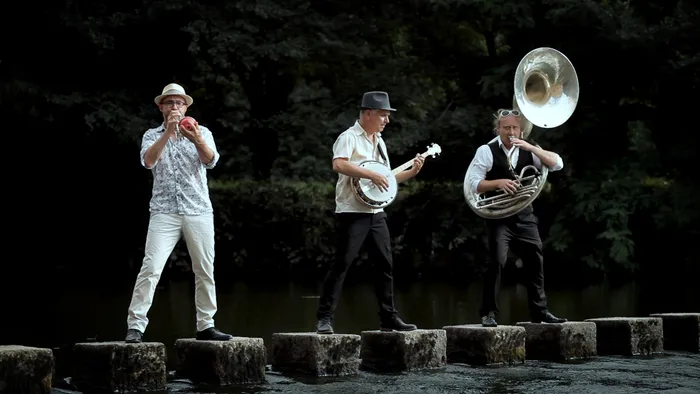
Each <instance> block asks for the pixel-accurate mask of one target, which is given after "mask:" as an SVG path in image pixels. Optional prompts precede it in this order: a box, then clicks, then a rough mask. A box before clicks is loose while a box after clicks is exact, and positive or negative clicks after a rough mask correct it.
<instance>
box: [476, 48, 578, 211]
mask: <svg viewBox="0 0 700 394" xmlns="http://www.w3.org/2000/svg"><path fill="white" fill-rule="evenodd" d="M513 89H514V92H515V94H514V95H513V109H517V110H518V111H520V113H521V114H522V119H523V124H522V125H521V130H522V131H523V139H527V138H528V136H529V135H530V132H531V131H532V128H533V125H534V126H538V127H541V128H545V129H551V128H555V127H558V126H561V125H562V124H564V123H565V122H566V121H567V120H568V119H569V118H570V117H571V115H572V114H573V113H574V110H575V109H576V105H577V104H578V98H579V83H578V76H577V75H576V70H575V69H574V66H573V64H572V63H571V61H569V59H568V58H567V57H566V56H565V55H564V54H563V53H561V52H559V51H557V50H556V49H553V48H548V47H542V48H537V49H534V50H532V51H530V52H529V53H528V54H526V55H525V56H524V57H523V58H522V59H521V60H520V63H519V64H518V67H517V68H516V70H515V78H514V81H513ZM498 138H500V137H498V136H496V137H495V138H493V139H492V140H491V141H489V143H491V142H493V141H496V140H497V139H498ZM515 149H517V148H516V147H513V148H512V149H511V151H510V152H509V156H510V155H512V154H513V152H514V151H515ZM471 167H472V166H470V168H471ZM528 171H530V172H532V173H533V174H532V175H526V172H528ZM548 173H549V171H548V169H547V167H546V166H542V168H541V169H538V168H536V167H535V166H532V165H530V166H526V167H525V168H523V169H522V170H521V172H520V174H515V178H516V179H515V180H516V182H517V183H518V188H517V191H516V192H515V193H513V194H510V193H507V192H505V191H502V190H499V191H497V192H496V193H491V194H492V195H491V196H489V197H486V196H484V195H483V194H481V193H476V192H474V191H472V189H471V182H470V175H471V173H470V171H469V170H468V171H467V173H466V175H465V177H464V197H465V199H466V201H467V204H468V205H469V207H470V208H471V209H472V210H473V211H474V212H475V213H476V214H477V215H479V216H481V217H483V218H486V219H502V218H506V217H509V216H513V215H516V214H517V213H519V212H520V211H522V210H523V209H525V208H526V207H527V206H528V205H530V204H531V203H532V202H533V201H534V200H535V199H536V198H537V197H538V196H539V194H540V192H541V191H542V189H543V188H544V185H545V183H546V182H547V175H548Z"/></svg>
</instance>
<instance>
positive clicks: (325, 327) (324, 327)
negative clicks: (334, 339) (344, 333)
mask: <svg viewBox="0 0 700 394" xmlns="http://www.w3.org/2000/svg"><path fill="white" fill-rule="evenodd" d="M316 333H318V334H333V326H332V325H331V319H330V318H329V317H324V318H321V319H319V320H318V322H317V323H316Z"/></svg>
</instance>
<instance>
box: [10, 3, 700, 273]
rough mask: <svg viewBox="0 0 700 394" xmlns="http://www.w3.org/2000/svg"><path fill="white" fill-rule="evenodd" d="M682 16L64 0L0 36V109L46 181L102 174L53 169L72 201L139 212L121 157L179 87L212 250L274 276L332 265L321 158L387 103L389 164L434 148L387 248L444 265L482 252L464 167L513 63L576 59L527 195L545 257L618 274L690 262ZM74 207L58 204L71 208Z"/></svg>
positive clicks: (686, 6) (139, 181)
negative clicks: (207, 177) (205, 186)
mask: <svg viewBox="0 0 700 394" xmlns="http://www.w3.org/2000/svg"><path fill="white" fill-rule="evenodd" d="M699 9H700V7H698V4H697V2H690V1H686V0H675V1H671V2H661V1H660V0H656V1H651V2H642V1H618V0H609V1H578V0H541V1H535V2H527V3H526V2H518V1H514V0H498V1H484V0H470V1H465V0H431V1H415V0H409V1H404V2H391V3H386V2H384V3H377V2H370V1H367V0H360V1H358V2H342V1H338V0H330V1H317V0H292V1H281V0H265V1H256V2H236V3H222V2H212V1H203V2H190V1H185V0H171V1H162V0H134V1H127V2H111V3H106V2H99V1H98V2H85V1H69V2H65V3H57V4H54V5H52V6H47V7H44V8H41V9H32V10H31V13H28V14H31V15H32V21H31V23H25V24H22V27H21V28H20V29H19V30H17V31H16V34H15V37H21V39H19V38H15V39H13V40H9V41H8V42H7V43H6V44H7V47H8V49H7V50H6V53H7V57H6V59H4V60H3V66H5V67H6V69H5V70H6V72H5V73H3V76H2V77H1V78H2V81H3V82H4V83H3V85H2V88H0V100H1V101H2V104H3V107H4V108H5V109H6V110H7V111H9V113H10V116H11V117H12V118H13V119H15V120H16V121H19V122H20V124H23V125H24V130H25V131H26V132H29V133H35V134H37V135H41V136H42V137H43V138H44V139H43V141H44V142H46V143H47V145H48V146H50V147H51V149H47V151H48V152H47V156H46V157H45V160H46V162H48V163H58V164H56V168H54V169H55V170H57V171H60V172H61V174H73V173H74V172H75V168H76V167H79V168H83V167H84V166H85V164H86V163H90V164H92V165H93V166H95V165H97V164H99V165H101V167H99V169H100V171H102V172H101V173H100V177H99V178H97V179H96V180H91V181H90V182H89V183H88V182H85V181H84V180H83V179H85V178H80V177H74V176H71V177H65V176H64V177H62V178H63V179H66V180H65V182H70V183H69V184H70V187H71V189H70V190H71V191H73V192H74V194H75V195H77V196H81V197H82V196H91V195H92V194H93V193H95V191H94V190H95V189H96V190H98V193H101V194H98V195H99V196H100V197H99V198H95V200H100V205H101V206H108V207H109V206H120V207H121V206H131V205H129V204H133V207H134V209H133V210H134V211H138V212H141V211H142V210H143V207H144V204H143V199H146V198H147V197H145V196H142V195H139V194H138V193H132V192H131V191H133V190H134V189H130V188H137V187H136V186H134V185H145V184H147V183H148V182H149V179H148V173H147V172H144V171H143V169H142V168H140V167H139V166H138V162H137V153H136V152H138V145H139V143H140V141H141V137H142V135H143V133H144V132H145V130H146V129H147V128H149V127H154V126H156V125H158V124H159V123H160V122H161V117H160V113H159V112H158V111H157V109H156V108H155V106H154V105H153V102H152V100H153V97H154V96H155V95H156V94H157V93H158V92H159V91H160V89H161V88H162V87H163V86H164V85H165V84H167V83H169V82H172V81H176V82H179V83H181V84H183V85H184V86H185V87H186V88H187V90H188V91H189V92H190V94H191V95H192V96H193V97H194V99H195V104H194V106H192V107H191V108H190V109H189V112H188V114H190V115H192V116H194V117H195V118H196V119H197V120H198V121H199V122H200V123H201V124H204V125H206V126H208V127H209V128H210V129H211V130H212V132H213V134H214V137H215V139H216V142H217V145H218V148H219V151H220V152H221V154H222V157H221V161H220V163H219V165H218V166H217V168H216V169H214V170H213V171H211V177H212V179H216V180H217V182H213V183H212V184H213V185H214V186H215V187H214V190H213V191H212V195H213V196H214V198H215V200H216V204H217V207H218V208H217V210H218V212H220V214H221V216H220V221H219V223H220V225H221V226H222V227H221V228H222V231H223V233H222V235H221V240H222V242H223V243H224V244H225V245H224V246H222V247H224V248H225V249H224V250H227V252H226V253H227V255H228V256H231V257H232V258H234V260H233V261H234V263H235V264H236V265H238V266H239V267H242V268H245V269H249V268H251V267H252V268H256V267H258V265H257V261H258V260H257V259H258V258H259V259H260V261H267V263H265V264H271V265H272V266H271V267H270V268H271V269H272V268H274V269H280V270H284V269H285V267H286V268H289V266H290V264H291V265H294V264H306V263H302V262H304V261H312V262H314V264H320V262H322V261H327V260H328V258H329V256H330V255H331V250H332V244H333V242H332V239H331V238H330V237H332V234H333V229H332V221H331V218H332V210H333V198H332V194H333V193H332V192H333V184H334V182H335V179H336V175H335V174H334V173H333V172H332V171H331V166H330V160H331V146H332V144H333V142H334V140H335V138H336V137H337V136H338V134H340V133H341V132H342V131H343V130H345V129H346V128H347V127H349V126H350V125H352V123H353V122H354V120H355V118H356V115H357V107H356V106H357V104H358V103H359V100H360V97H361V95H362V93H363V92H364V91H368V90H375V89H377V90H386V91H388V92H389V93H390V95H391V102H392V104H393V106H394V107H396V108H397V109H398V111H397V112H396V113H395V114H394V116H393V117H392V123H391V124H390V125H389V126H388V128H387V129H386V131H385V132H384V133H383V134H384V135H383V136H384V139H385V140H386V142H387V144H388V147H389V154H390V155H391V158H392V162H394V163H397V165H398V164H400V163H402V162H403V161H406V160H410V159H411V158H412V157H413V156H414V155H415V154H416V153H419V152H422V151H423V150H424V147H425V146H427V145H429V144H430V143H431V142H435V143H438V144H440V145H441V147H442V150H443V154H442V156H441V157H439V158H438V159H437V160H433V159H429V160H428V163H427V165H426V167H425V169H424V170H423V172H422V173H421V177H420V182H413V181H412V182H409V183H408V184H406V186H405V187H402V189H401V190H402V191H401V193H402V195H401V199H400V200H399V201H397V202H396V203H395V204H394V205H393V206H392V207H391V208H390V212H391V216H390V217H391V223H392V232H393V234H394V238H395V243H396V250H397V253H398V254H399V256H400V257H401V259H403V260H410V261H413V267H414V268H415V267H421V269H423V268H426V267H427V266H426V265H425V264H428V265H434V266H439V265H440V264H448V263H447V262H452V263H453V264H452V263H449V264H452V266H453V268H454V267H464V266H469V265H472V264H476V262H477V261H478V260H479V259H481V258H482V257H483V250H484V248H483V244H482V243H481V241H480V234H481V233H480V231H481V230H479V229H480V226H481V222H480V221H479V220H477V219H476V216H475V215H474V214H473V213H471V212H469V211H468V209H465V208H466V205H465V204H464V202H463V196H462V192H461V182H462V179H463V177H464V173H465V171H466V168H467V166H468V165H469V162H470V161H471V158H472V157H473V154H474V152H475V151H476V149H477V148H478V146H479V145H481V144H483V143H485V142H487V141H488V140H489V139H490V138H491V136H492V132H491V127H490V120H491V118H490V117H491V113H492V111H493V110H494V109H495V108H498V107H504V106H508V105H510V103H511V102H512V96H513V91H512V89H513V85H512V83H513V72H514V70H515V67H516V66H517V64H518V62H519V60H520V59H521V58H522V56H523V55H525V54H526V53H527V52H529V51H530V50H532V49H534V48H537V47H541V46H549V47H554V48H556V49H559V50H561V51H562V52H563V53H565V54H566V55H567V56H568V57H569V59H570V60H571V61H572V62H573V63H574V65H575V68H576V71H577V73H578V77H579V82H580V87H581V97H580V100H579V102H578V106H577V108H576V112H575V113H574V115H573V116H572V117H571V118H570V119H569V121H568V122H567V123H566V124H564V125H562V126H561V127H558V128H555V129H537V128H536V129H535V130H534V131H533V136H534V138H535V139H536V140H537V141H538V143H540V144H541V145H542V146H543V147H544V148H545V149H549V150H553V151H556V152H558V153H559V154H560V155H561V156H562V157H563V158H564V161H565V168H564V170H563V171H561V172H557V173H552V174H551V176H550V177H549V186H548V188H547V189H546V190H545V191H544V192H543V193H542V194H541V197H540V198H539V200H538V201H537V202H536V207H537V211H538V213H539V214H540V216H541V217H542V231H543V234H546V245H547V247H548V248H549V249H548V250H547V251H546V253H548V259H560V260H565V261H568V262H579V263H580V264H581V265H584V266H590V267H591V268H593V269H594V270H599V271H601V272H613V271H622V272H634V271H635V270H639V269H641V268H643V264H642V262H641V261H642V259H641V257H647V258H649V257H650V256H658V255H659V252H656V251H655V250H654V248H653V246H652V245H658V244H659V243H660V242H663V245H665V247H666V250H671V251H673V253H674V254H675V255H677V256H680V257H675V258H674V259H673V261H685V262H688V261H690V257H688V256H691V255H692V254H691V253H690V252H689V250H690V246H689V245H692V244H693V243H694V242H697V236H698V232H697V229H695V227H693V223H696V222H697V220H698V212H700V207H698V201H699V200H698V199H697V198H695V196H696V195H697V192H698V187H697V183H695V182H694V176H695V173H696V170H695V160H696V159H695V157H696V156H697V147H698V146H700V140H698V138H699V137H698V135H699V134H698V133H694V132H686V131H687V130H688V127H689V126H688V119H690V118H688V117H687V116H686V115H689V116H691V117H692V115H693V113H692V109H691V110H690V112H688V111H687V109H688V108H689V107H690V108H692V105H690V104H689V102H690V101H689V100H687V98H686V95H684V94H683V93H684V92H691V91H693V90H694V89H695V90H697V87H698V85H699V78H700V50H698V48H700V35H699V34H697V22H696V21H697V20H698V17H699V16H700V15H699ZM26 48H41V50H32V51H27V50H25V49H26ZM47 61H48V62H50V64H51V67H46V64H47ZM679 89H680V91H681V94H679V93H678V92H677V91H678V90H679ZM684 111H685V112H684ZM59 144H63V145H65V146H68V147H70V148H69V149H68V150H67V151H66V150H58V149H55V148H54V147H55V146H58V145H59ZM129 152H131V153H129ZM92 168H95V167H92ZM254 180H255V181H254ZM225 185H228V186H225ZM144 189H145V188H144ZM126 190H131V191H128V192H127V191H126ZM144 193H145V192H144ZM84 198H85V200H81V199H69V200H70V201H69V204H75V205H69V206H71V207H73V209H84V208H82V207H85V206H86V204H87V203H86V200H90V198H88V197H84ZM67 199H68V198H67ZM102 199H104V201H102ZM95 204H96V205H97V203H95ZM87 206H92V205H87ZM124 210H125V211H126V210H127V209H126V208H125V209H124ZM137 217H138V216H137V215H136V214H134V217H131V219H124V218H123V216H122V214H121V213H120V214H117V213H115V219H118V220H127V221H129V220H132V221H133V220H137ZM84 220H85V221H86V222H85V223H84V224H83V227H84V228H87V229H92V228H94V227H96V226H102V225H103V223H95V222H92V221H91V220H97V219H89V218H86V219H84ZM287 225H288V226H292V228H293V230H289V231H287V232H284V233H282V232H281V231H282V229H283V226H287ZM285 229H286V227H285ZM87 233H88V231H86V234H87ZM223 234H227V235H223ZM254 235H255V236H257V235H261V236H262V235H264V236H267V237H268V238H273V239H272V241H274V242H273V244H274V247H270V248H267V247H264V246H261V247H258V246H257V243H256V242H255V241H254V240H255V239H257V238H255V237H254ZM86 236H87V235H86ZM135 242H136V241H135ZM140 244H141V240H140V239H139V240H138V244H135V245H131V246H126V247H123V246H122V245H121V244H120V245H119V248H126V249H129V250H135V251H137V252H138V247H139V246H140ZM261 245H265V244H261ZM137 252H134V254H135V255H138V253H137ZM550 253H551V254H550ZM665 253H666V254H668V252H665ZM664 257H665V256H664ZM465 263H466V264H465ZM260 264H262V263H260ZM678 264H680V263H678ZM688 264H690V263H688ZM258 268H259V267H258Z"/></svg>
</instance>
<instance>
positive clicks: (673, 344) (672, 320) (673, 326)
mask: <svg viewBox="0 0 700 394" xmlns="http://www.w3.org/2000/svg"><path fill="white" fill-rule="evenodd" d="M650 316H651V317H658V318H661V320H662V321H663V327H664V349H665V350H679V351H686V352H693V353H700V313H654V314H652V315H650Z"/></svg>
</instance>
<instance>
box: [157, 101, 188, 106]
mask: <svg viewBox="0 0 700 394" xmlns="http://www.w3.org/2000/svg"><path fill="white" fill-rule="evenodd" d="M161 104H163V105H167V106H169V107H172V106H173V105H177V106H178V107H184V106H185V104H187V103H185V102H184V101H174V100H168V101H163V102H161Z"/></svg>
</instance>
